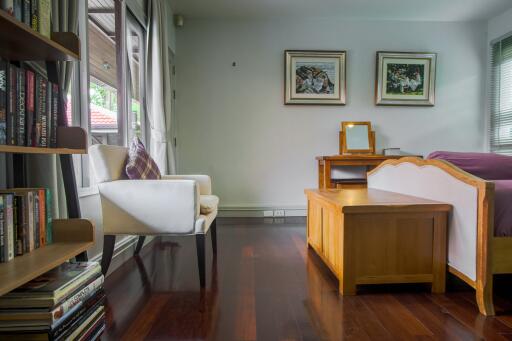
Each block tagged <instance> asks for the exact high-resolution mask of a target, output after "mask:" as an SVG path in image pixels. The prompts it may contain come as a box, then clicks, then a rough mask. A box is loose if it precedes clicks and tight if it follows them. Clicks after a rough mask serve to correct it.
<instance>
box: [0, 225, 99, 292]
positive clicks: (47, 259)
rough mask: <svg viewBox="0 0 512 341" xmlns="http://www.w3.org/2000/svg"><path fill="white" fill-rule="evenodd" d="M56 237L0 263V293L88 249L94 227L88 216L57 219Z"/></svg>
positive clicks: (54, 228)
mask: <svg viewBox="0 0 512 341" xmlns="http://www.w3.org/2000/svg"><path fill="white" fill-rule="evenodd" d="M53 239H54V240H53V244H50V245H46V246H44V247H42V248H39V249H36V250H34V251H32V252H30V253H27V254H25V255H23V256H19V257H14V259H13V260H12V261H10V262H7V263H1V264H0V295H4V294H6V293H8V292H9V291H11V290H13V289H16V288H17V287H19V286H20V285H23V284H25V283H27V282H28V281H31V280H32V279H34V278H36V277H38V276H40V275H42V274H44V273H45V272H47V271H49V270H51V269H53V268H55V267H57V266H59V265H60V264H62V263H64V262H66V261H67V260H69V259H71V258H73V257H75V256H76V255H78V254H80V253H82V252H84V251H86V250H87V249H88V248H89V247H91V246H92V244H93V243H94V226H93V224H92V223H91V222H90V221H89V220H86V219H56V220H53Z"/></svg>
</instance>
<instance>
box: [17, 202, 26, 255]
mask: <svg viewBox="0 0 512 341" xmlns="http://www.w3.org/2000/svg"><path fill="white" fill-rule="evenodd" d="M14 197H15V205H16V232H17V236H18V239H17V243H16V244H17V245H16V246H17V247H16V255H17V256H21V255H23V254H24V253H25V252H26V251H25V250H27V249H28V243H27V242H28V239H27V224H28V221H27V219H26V216H25V214H24V212H25V211H26V208H27V198H26V197H25V196H23V195H20V194H14Z"/></svg>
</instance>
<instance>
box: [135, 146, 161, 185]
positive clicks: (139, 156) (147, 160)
mask: <svg viewBox="0 0 512 341" xmlns="http://www.w3.org/2000/svg"><path fill="white" fill-rule="evenodd" d="M126 174H127V175H128V178H130V179H131V180H154V179H160V177H161V175H160V170H159V169H158V166H157V165H156V163H155V161H154V160H153V158H151V156H150V155H149V154H148V152H147V151H146V148H145V147H144V145H143V144H142V142H141V140H139V138H138V137H135V138H134V139H133V141H132V144H131V146H130V151H129V153H128V162H127V163H126Z"/></svg>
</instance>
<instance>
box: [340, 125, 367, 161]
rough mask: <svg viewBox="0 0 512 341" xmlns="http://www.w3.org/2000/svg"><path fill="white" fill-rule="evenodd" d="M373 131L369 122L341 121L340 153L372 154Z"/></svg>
mask: <svg viewBox="0 0 512 341" xmlns="http://www.w3.org/2000/svg"><path fill="white" fill-rule="evenodd" d="M374 153H375V133H374V132H373V131H372V124H371V123H370V122H341V132H340V154H374Z"/></svg>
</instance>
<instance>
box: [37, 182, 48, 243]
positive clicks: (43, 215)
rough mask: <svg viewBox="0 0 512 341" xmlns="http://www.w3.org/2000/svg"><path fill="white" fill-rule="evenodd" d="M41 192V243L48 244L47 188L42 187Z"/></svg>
mask: <svg viewBox="0 0 512 341" xmlns="http://www.w3.org/2000/svg"><path fill="white" fill-rule="evenodd" d="M38 193H39V245H40V246H45V245H46V198H45V196H46V195H45V190H44V189H40V190H39V191H38Z"/></svg>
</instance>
